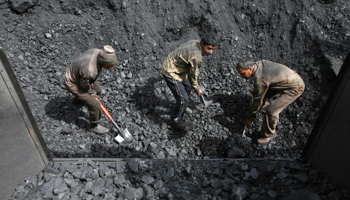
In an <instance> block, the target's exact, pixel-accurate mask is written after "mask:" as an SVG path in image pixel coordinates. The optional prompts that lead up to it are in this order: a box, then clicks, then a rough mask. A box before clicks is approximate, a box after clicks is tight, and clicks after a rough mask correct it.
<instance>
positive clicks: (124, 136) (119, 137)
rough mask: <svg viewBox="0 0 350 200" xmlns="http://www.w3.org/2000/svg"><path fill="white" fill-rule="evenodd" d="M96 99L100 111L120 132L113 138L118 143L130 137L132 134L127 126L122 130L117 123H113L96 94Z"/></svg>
mask: <svg viewBox="0 0 350 200" xmlns="http://www.w3.org/2000/svg"><path fill="white" fill-rule="evenodd" d="M96 99H97V101H98V102H100V104H101V109H102V111H103V112H104V113H105V115H106V116H107V118H108V119H109V120H110V121H111V122H112V123H113V124H114V126H115V127H116V128H117V129H118V131H119V132H120V134H118V135H117V136H116V137H115V138H114V139H115V140H116V141H117V142H118V143H122V142H123V141H124V140H126V139H130V140H131V139H132V135H131V134H130V132H129V131H128V129H127V128H125V129H124V130H121V129H120V128H119V126H118V125H117V123H115V121H114V120H113V118H112V116H111V115H110V114H109V113H108V111H107V109H106V108H105V107H104V106H103V105H102V103H101V101H100V100H99V99H98V97H97V96H96Z"/></svg>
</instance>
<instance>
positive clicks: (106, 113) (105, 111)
mask: <svg viewBox="0 0 350 200" xmlns="http://www.w3.org/2000/svg"><path fill="white" fill-rule="evenodd" d="M96 100H97V101H98V102H99V103H100V105H101V109H102V111H103V112H104V114H105V115H106V116H107V118H108V119H109V120H110V121H111V122H112V123H113V125H114V126H115V127H116V128H117V129H118V131H119V132H122V130H121V129H120V128H119V126H118V125H117V123H115V121H114V120H113V118H112V116H111V115H110V114H109V112H108V111H107V109H106V108H105V107H104V106H103V104H102V103H101V101H100V100H99V99H98V97H97V96H96Z"/></svg>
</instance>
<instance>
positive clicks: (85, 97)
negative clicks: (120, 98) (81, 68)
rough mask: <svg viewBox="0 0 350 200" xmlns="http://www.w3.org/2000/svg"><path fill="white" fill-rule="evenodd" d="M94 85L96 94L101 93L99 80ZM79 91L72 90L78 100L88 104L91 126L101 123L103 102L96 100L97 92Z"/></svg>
mask: <svg viewBox="0 0 350 200" xmlns="http://www.w3.org/2000/svg"><path fill="white" fill-rule="evenodd" d="M93 85H94V90H95V91H96V94H97V95H98V94H101V92H102V89H101V87H100V84H99V83H98V82H97V81H95V82H94V83H93ZM66 88H67V89H68V91H70V90H69V88H68V87H67V86H66ZM78 91H79V92H78V93H73V92H72V91H70V92H71V93H73V94H74V96H75V97H76V98H77V99H78V100H80V101H82V102H83V103H84V104H85V105H86V107H87V108H88V111H89V115H90V126H91V127H94V126H96V125H97V124H98V123H100V120H101V114H102V110H101V104H100V102H98V101H97V100H96V98H95V95H96V94H90V93H87V92H82V91H80V90H78Z"/></svg>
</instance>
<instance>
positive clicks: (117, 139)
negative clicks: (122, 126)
mask: <svg viewBox="0 0 350 200" xmlns="http://www.w3.org/2000/svg"><path fill="white" fill-rule="evenodd" d="M114 140H115V141H117V142H118V143H119V144H120V143H122V142H123V141H124V140H125V139H124V138H123V137H122V136H121V135H120V134H118V135H117V136H116V137H115V138H114Z"/></svg>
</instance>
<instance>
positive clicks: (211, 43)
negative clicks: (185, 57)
mask: <svg viewBox="0 0 350 200" xmlns="http://www.w3.org/2000/svg"><path fill="white" fill-rule="evenodd" d="M217 43H218V41H217V37H216V36H215V35H214V34H211V33H209V34H206V35H204V36H203V37H202V38H201V42H200V44H201V46H202V48H203V53H204V55H206V56H209V55H210V54H212V53H213V52H214V50H215V49H216V46H217Z"/></svg>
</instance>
